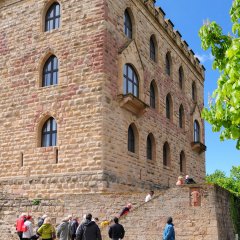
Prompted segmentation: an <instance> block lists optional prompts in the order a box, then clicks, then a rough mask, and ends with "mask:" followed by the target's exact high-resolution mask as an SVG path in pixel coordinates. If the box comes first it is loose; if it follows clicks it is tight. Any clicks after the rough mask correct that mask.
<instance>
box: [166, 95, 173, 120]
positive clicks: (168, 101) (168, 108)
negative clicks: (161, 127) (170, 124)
mask: <svg viewBox="0 0 240 240" xmlns="http://www.w3.org/2000/svg"><path fill="white" fill-rule="evenodd" d="M166 117H167V118H168V119H171V118H172V100H171V96H170V94H168V95H167V97H166Z"/></svg>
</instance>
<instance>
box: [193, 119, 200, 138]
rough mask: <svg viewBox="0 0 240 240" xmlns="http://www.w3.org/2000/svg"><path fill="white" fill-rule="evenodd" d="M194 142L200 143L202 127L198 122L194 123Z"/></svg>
mask: <svg viewBox="0 0 240 240" xmlns="http://www.w3.org/2000/svg"><path fill="white" fill-rule="evenodd" d="M194 142H200V126H199V123H198V121H197V120H195V121H194Z"/></svg>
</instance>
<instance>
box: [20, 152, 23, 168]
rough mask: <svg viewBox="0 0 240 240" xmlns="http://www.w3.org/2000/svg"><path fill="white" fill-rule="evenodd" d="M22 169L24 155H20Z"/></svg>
mask: <svg viewBox="0 0 240 240" xmlns="http://www.w3.org/2000/svg"><path fill="white" fill-rule="evenodd" d="M20 167H23V153H22V152H21V153H20Z"/></svg>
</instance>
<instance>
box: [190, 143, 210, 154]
mask: <svg viewBox="0 0 240 240" xmlns="http://www.w3.org/2000/svg"><path fill="white" fill-rule="evenodd" d="M191 147H192V150H193V151H194V152H197V153H199V154H201V153H202V152H205V151H206V150H207V147H206V146H205V145H204V144H203V143H201V142H191Z"/></svg>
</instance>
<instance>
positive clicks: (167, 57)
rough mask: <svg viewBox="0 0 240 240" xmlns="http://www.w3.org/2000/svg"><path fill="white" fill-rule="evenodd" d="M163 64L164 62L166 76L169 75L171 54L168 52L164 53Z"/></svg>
mask: <svg viewBox="0 0 240 240" xmlns="http://www.w3.org/2000/svg"><path fill="white" fill-rule="evenodd" d="M165 64H166V74H167V75H168V76H171V55H170V53H169V52H168V53H167V54H166V63H165Z"/></svg>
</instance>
